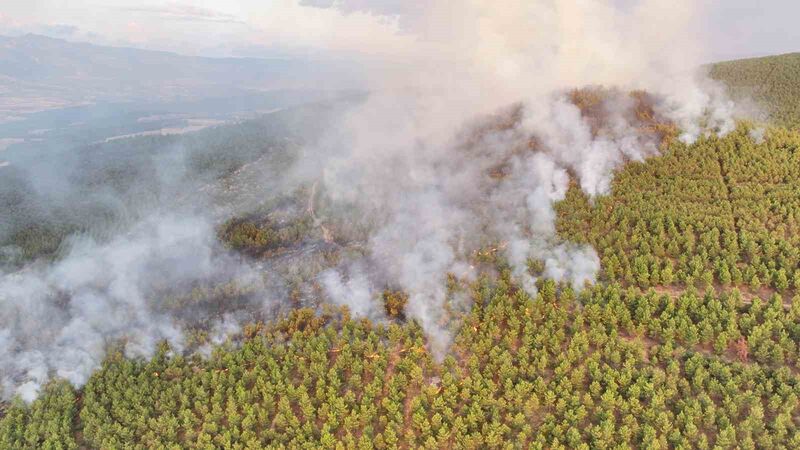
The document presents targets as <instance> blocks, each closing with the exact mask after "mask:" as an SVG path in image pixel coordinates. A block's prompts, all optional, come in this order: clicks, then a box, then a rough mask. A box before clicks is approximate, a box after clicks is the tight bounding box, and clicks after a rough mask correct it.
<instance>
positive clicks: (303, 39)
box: [0, 0, 800, 59]
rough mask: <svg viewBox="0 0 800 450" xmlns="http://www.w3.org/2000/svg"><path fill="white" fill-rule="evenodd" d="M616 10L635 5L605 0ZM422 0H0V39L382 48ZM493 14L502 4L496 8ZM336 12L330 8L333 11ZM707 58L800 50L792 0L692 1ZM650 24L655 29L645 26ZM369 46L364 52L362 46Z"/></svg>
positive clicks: (238, 48)
mask: <svg viewBox="0 0 800 450" xmlns="http://www.w3.org/2000/svg"><path fill="white" fill-rule="evenodd" d="M610 1H612V2H613V3H615V4H618V5H621V6H622V7H625V6H626V5H630V4H635V3H636V2H637V1H638V0H610ZM423 2H424V0H192V1H188V0H179V1H158V0H139V1H134V0H0V34H18V33H24V32H35V33H41V34H47V35H51V36H55V37H63V38H66V39H71V40H83V41H91V42H96V43H100V44H115V45H133V46H138V47H145V48H151V49H164V50H173V51H179V52H182V53H191V54H201V55H215V56H217V55H260V56H269V55H280V54H286V53H290V54H291V53H307V52H317V51H322V50H324V51H328V52H329V51H338V52H349V51H359V52H364V51H369V49H379V48H380V49H383V50H386V49H388V50H389V53H390V50H391V48H392V46H394V45H402V41H403V40H404V39H408V38H409V36H408V34H409V33H408V30H407V28H408V25H407V22H408V20H407V19H408V18H409V17H414V15H415V14H416V13H417V12H418V10H419V9H420V8H421V5H424V3H423ZM496 3H497V5H498V7H502V6H501V5H502V1H496ZM334 4H335V5H337V6H338V7H332V5H334ZM700 4H703V5H705V9H704V8H701V7H698V10H697V15H698V17H697V18H696V20H697V23H698V24H699V25H698V26H699V27H700V28H701V29H702V32H703V33H704V34H705V37H706V40H707V42H708V45H707V48H706V52H707V54H708V55H709V56H708V58H709V59H725V58H734V57H742V56H752V55H760V54H768V53H785V52H791V51H800V27H798V26H797V25H796V23H794V22H795V21H796V18H797V17H800V1H798V0H760V1H759V0H698V5H700ZM654 26H658V24H654ZM365 42H369V44H370V45H364V43H365Z"/></svg>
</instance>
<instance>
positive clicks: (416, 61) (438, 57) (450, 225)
mask: <svg viewBox="0 0 800 450" xmlns="http://www.w3.org/2000/svg"><path fill="white" fill-rule="evenodd" d="M390 3H391V2H377V3H369V4H366V3H365V2H358V1H354V2H350V1H347V0H343V1H337V2H333V3H331V4H325V5H319V6H324V7H334V8H340V9H341V10H342V11H345V12H350V11H354V10H361V11H366V12H369V13H372V14H379V15H387V16H391V17H395V18H399V20H400V22H401V23H402V24H404V30H405V32H406V33H409V34H410V35H411V36H412V37H413V39H411V40H410V42H413V43H411V44H409V46H408V48H406V49H405V53H404V57H405V58H407V60H408V62H409V64H407V67H408V69H409V70H404V69H402V68H400V69H398V70H396V71H394V72H392V74H391V76H386V72H381V73H379V74H377V75H376V79H377V81H375V83H374V84H375V85H378V86H382V88H383V89H382V90H380V91H378V92H376V93H374V94H373V95H372V96H371V97H370V98H369V100H368V101H367V102H365V104H363V105H362V106H361V107H360V108H358V109H357V110H356V111H353V112H351V113H350V114H348V115H346V116H345V117H344V118H343V119H342V121H341V123H340V124H339V125H338V126H337V127H336V128H335V130H334V131H332V132H331V133H330V135H329V136H328V139H327V140H326V141H324V142H323V144H322V145H321V146H320V149H319V152H318V154H317V158H319V159H320V160H322V161H324V162H323V163H321V164H320V165H319V167H320V171H321V174H322V177H323V179H324V183H325V187H326V189H327V192H328V194H329V195H330V197H331V199H332V200H333V201H341V202H346V203H356V204H359V205H360V207H361V208H362V209H363V210H364V211H368V213H367V214H366V216H367V217H369V220H370V221H371V222H372V223H374V224H375V228H374V232H373V233H372V234H371V236H370V238H369V256H368V258H369V259H370V261H371V264H370V268H371V270H370V276H373V277H374V276H375V273H379V274H380V275H379V276H378V277H377V278H379V279H385V280H387V281H388V282H389V283H390V284H394V285H397V286H399V287H401V288H402V289H404V290H405V291H407V292H408V294H409V304H408V310H407V314H408V315H409V316H410V317H412V318H415V319H417V320H418V321H419V322H420V324H421V325H422V326H423V328H424V329H425V330H426V332H427V333H428V335H429V337H430V339H431V347H432V349H433V350H434V351H436V352H437V353H439V354H442V352H443V351H444V349H446V347H447V344H448V340H449V335H448V333H447V331H446V323H447V318H446V317H445V316H446V313H445V310H446V308H444V305H445V302H446V301H447V300H446V291H445V283H444V280H445V276H446V274H448V273H452V274H457V275H459V276H462V277H464V278H466V279H470V277H472V276H474V275H475V273H474V270H473V269H471V268H470V265H469V261H470V255H471V254H472V253H473V252H474V251H476V250H477V249H478V248H480V246H482V245H485V244H491V243H493V242H495V243H497V242H500V243H501V244H500V245H501V246H502V248H501V251H502V252H503V254H504V256H505V257H506V259H507V260H508V261H509V263H510V264H511V265H512V268H513V273H514V275H516V276H517V277H518V278H519V279H520V281H521V282H522V283H523V285H524V286H526V287H528V288H529V290H531V291H533V290H534V289H535V287H534V286H535V283H534V281H535V280H534V279H533V277H532V276H531V275H530V274H529V271H528V267H527V264H528V261H529V260H540V261H543V262H544V265H545V270H544V273H543V275H544V276H547V277H552V278H554V279H556V280H559V281H565V282H568V283H571V284H572V285H573V286H574V287H575V288H578V289H579V288H581V287H582V286H583V284H584V283H585V282H586V281H592V280H594V278H595V275H596V273H597V271H598V270H599V258H598V256H597V255H596V254H595V252H594V250H593V249H591V248H587V247H578V246H575V245H572V244H570V243H567V242H561V241H560V240H559V239H558V237H557V236H556V231H555V211H554V210H553V204H554V203H555V202H557V201H559V200H561V199H563V198H564V196H565V194H566V191H567V188H568V186H569V182H570V179H571V178H573V179H575V180H576V181H577V182H578V184H579V185H580V187H581V188H582V189H583V191H584V192H585V193H586V194H588V195H589V196H591V197H593V196H596V195H601V194H605V193H608V191H609V189H610V187H611V180H612V178H613V173H614V171H615V170H616V169H617V168H619V167H620V166H621V165H622V164H624V163H625V162H626V161H641V160H643V159H645V158H647V157H650V156H653V155H656V154H657V153H658V139H655V138H654V137H653V136H647V135H645V134H643V133H641V131H640V130H639V129H638V128H637V127H638V126H639V125H640V124H639V123H637V120H636V118H635V112H634V111H633V109H634V108H635V106H634V105H633V104H632V103H633V102H634V100H633V99H632V98H631V97H630V96H629V95H627V92H628V91H629V90H640V89H641V90H646V91H648V92H650V93H652V94H653V99H654V108H655V112H654V113H655V114H657V115H658V116H660V117H662V118H663V119H664V120H666V121H669V122H672V123H675V124H677V125H678V126H679V127H680V129H681V130H682V135H681V136H680V137H681V139H682V140H683V141H685V142H691V141H693V140H695V139H696V138H697V137H698V136H699V135H701V134H702V133H706V132H719V133H725V132H727V131H729V130H731V129H732V127H733V121H732V118H731V114H732V112H733V109H732V105H731V104H730V103H729V102H728V101H727V100H726V99H725V97H724V95H723V92H722V91H721V89H719V88H718V87H717V86H715V85H714V84H713V83H712V82H711V81H709V80H707V79H705V78H704V77H703V74H701V73H698V68H699V63H700V61H701V60H702V53H701V49H702V45H698V43H697V42H696V41H695V38H696V36H697V32H696V29H695V28H694V25H695V23H694V21H695V19H696V18H697V16H698V15H700V14H702V4H699V3H697V2H694V1H678V2H675V1H663V0H644V1H640V2H638V3H636V4H635V5H632V6H628V7H626V8H624V9H621V8H619V7H618V6H617V5H616V3H615V2H606V1H597V0H585V1H580V2H574V1H561V0H539V1H528V0H525V1H523V0H509V1H504V2H500V3H497V2H483V1H477V0H472V1H471V0H464V1H459V2H452V1H432V2H426V5H427V7H426V8H425V9H424V10H419V9H413V10H406V9H405V8H395V7H393V6H392V4H390ZM372 51H375V50H374V49H372ZM587 85H603V86H607V87H618V88H619V90H612V91H610V93H609V99H607V100H606V101H605V102H604V103H603V109H604V110H603V112H602V115H603V117H604V120H603V121H604V123H603V129H602V130H600V132H598V130H596V129H595V127H594V126H593V125H594V124H593V123H592V122H591V120H590V118H587V117H585V115H584V114H582V111H581V110H580V109H579V108H578V107H577V106H576V105H575V104H574V103H573V102H571V101H570V99H569V97H568V95H567V90H568V89H571V88H575V87H582V86H587ZM476 117H477V118H478V119H476ZM532 143H535V145H534V144H532ZM303 169H304V170H301V171H300V172H301V173H306V174H307V173H308V171H307V170H306V169H307V168H306V167H304V168H303ZM493 170H494V171H497V170H500V172H501V175H500V176H496V177H493V176H491V174H492V172H493ZM339 276H340V277H341V280H339V281H336V282H335V283H332V282H331V280H332V275H331V273H328V274H326V280H327V283H326V285H331V286H339V285H347V283H348V281H346V280H347V279H348V278H350V279H355V280H362V279H363V278H364V277H365V274H364V273H362V272H358V271H356V272H354V271H353V270H352V266H348V267H347V268H344V269H342V270H340V271H339ZM359 285H360V286H362V287H364V286H365V283H363V282H359ZM376 286H380V284H376ZM328 293H329V294H330V295H331V296H333V297H335V298H338V301H339V302H344V303H348V298H349V299H350V300H349V304H350V305H351V306H352V307H353V309H354V310H356V311H362V310H366V309H370V307H368V306H365V305H364V304H363V302H365V301H369V299H372V301H374V299H375V298H376V297H377V293H375V292H373V293H372V295H364V294H363V292H362V293H360V294H359V295H357V296H356V295H349V296H348V295H343V294H346V293H345V292H343V291H342V290H341V289H328ZM347 294H350V293H347Z"/></svg>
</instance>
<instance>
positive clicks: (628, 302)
mask: <svg viewBox="0 0 800 450" xmlns="http://www.w3.org/2000/svg"><path fill="white" fill-rule="evenodd" d="M776 58H783V59H780V60H778V59H766V60H746V61H742V62H735V63H723V64H718V65H716V66H714V67H712V69H711V70H712V75H713V76H714V77H715V78H718V79H722V80H725V81H726V82H729V83H730V85H731V86H732V89H733V90H734V91H735V90H737V89H747V86H749V85H752V84H759V85H760V84H761V83H762V80H763V78H764V77H765V76H770V77H774V78H775V80H777V81H776V82H775V83H771V84H769V86H770V90H768V91H763V92H760V93H758V95H756V99H757V100H759V101H766V102H769V103H770V104H773V105H775V110H774V111H773V112H771V114H772V115H771V119H772V120H773V122H774V125H773V124H770V125H767V124H763V123H758V122H749V121H742V122H739V123H738V124H737V127H736V129H735V130H734V131H732V132H730V133H728V134H727V135H725V136H715V135H714V136H712V135H709V136H703V137H701V138H700V139H698V140H697V141H696V142H694V143H692V144H686V143H684V142H682V141H681V140H679V139H671V138H669V137H670V136H671V133H674V130H673V129H671V128H670V127H669V126H667V125H666V124H660V123H656V124H649V125H652V127H653V129H654V130H655V131H656V132H657V133H660V134H663V135H664V136H666V137H667V138H666V139H665V140H664V141H663V144H662V147H661V154H660V156H656V157H652V158H649V159H646V160H644V161H641V162H637V161H629V162H627V163H626V164H625V165H624V167H622V168H621V169H620V170H619V171H618V172H617V173H616V174H615V176H614V180H613V183H612V186H611V190H610V192H609V194H608V195H601V196H597V197H592V198H590V197H588V196H587V195H586V194H585V193H583V191H582V190H581V189H580V187H579V186H578V184H577V182H575V181H573V182H572V183H571V185H570V189H569V191H568V192H567V194H566V198H565V199H564V200H562V201H560V202H558V203H556V205H555V212H556V217H557V220H556V231H557V234H558V237H559V238H560V239H563V240H565V241H570V242H573V243H579V244H588V245H591V246H592V247H593V248H594V249H595V250H596V251H597V254H598V256H599V258H600V273H599V279H598V282H597V283H595V284H592V285H589V284H587V285H586V286H584V288H583V289H582V290H580V289H576V288H575V287H574V286H572V285H570V284H568V283H565V282H561V283H558V282H555V281H553V280H551V279H548V278H545V277H542V276H541V275H542V270H543V266H544V263H543V261H538V260H531V261H529V264H528V267H529V272H530V273H529V274H530V275H532V276H534V277H537V281H536V283H537V284H536V288H537V289H536V295H531V294H530V293H529V291H528V290H526V289H525V288H523V286H521V285H520V283H519V280H518V279H516V278H515V277H514V276H513V275H512V268H511V267H510V264H509V262H508V261H506V260H505V259H504V256H503V255H502V253H501V252H497V251H496V250H497V245H496V244H497V243H492V244H489V245H487V246H486V248H485V249H484V251H481V252H476V253H475V254H474V260H473V261H470V262H471V263H473V264H475V265H476V266H478V265H480V266H482V267H485V268H487V270H486V271H485V273H483V274H481V275H480V276H479V277H478V278H477V279H475V280H472V281H467V280H463V279H459V278H457V277H456V276H455V275H453V274H448V276H447V277H446V279H445V280H442V282H443V283H444V284H445V285H446V291H447V295H446V297H447V299H446V304H445V305H444V310H445V311H446V312H447V314H445V315H444V316H443V317H442V318H441V320H440V323H438V325H439V326H441V328H442V329H444V330H446V331H448V332H450V333H451V335H452V336H453V339H452V343H451V345H450V348H449V349H448V351H447V352H446V353H445V354H444V355H438V354H435V353H434V352H432V351H431V349H430V348H429V346H428V342H427V338H426V334H425V332H424V331H423V329H422V327H421V325H420V324H419V323H418V322H416V321H414V320H409V318H408V315H407V314H406V308H407V307H408V304H407V303H408V295H407V294H406V293H404V292H402V291H401V290H396V289H394V287H393V286H387V287H386V289H385V290H383V295H381V296H380V299H378V300H377V301H379V302H382V305H381V306H382V307H383V311H384V312H385V313H386V314H385V315H386V319H385V320H382V321H372V320H369V319H366V318H362V317H357V316H356V315H354V314H353V313H352V312H351V311H350V310H348V308H347V307H344V306H334V305H330V304H323V305H308V304H301V303H300V302H294V300H295V299H296V297H299V293H298V292H297V291H296V290H290V292H289V293H288V295H289V296H290V298H291V299H292V300H293V303H292V307H291V308H290V309H288V310H284V311H281V312H280V314H279V315H278V316H277V317H273V318H268V316H266V315H265V316H266V317H254V319H253V320H252V321H250V323H248V324H247V325H245V326H244V327H243V328H242V329H241V330H240V331H239V332H237V333H236V334H234V335H232V336H230V337H229V338H228V339H227V340H225V341H224V342H223V343H216V342H212V341H213V340H212V339H211V338H210V337H209V335H208V333H207V330H205V329H203V327H202V326H199V327H197V328H196V329H194V330H193V334H192V335H191V336H189V337H188V340H189V347H190V348H192V349H199V348H204V349H206V350H207V351H206V352H205V353H204V352H185V351H180V350H178V349H175V348H172V347H170V345H168V344H167V343H166V342H164V343H161V344H160V346H159V347H158V351H157V352H156V354H155V355H154V356H152V357H151V358H131V357H128V356H126V355H125V351H124V343H123V342H117V343H110V344H109V346H110V348H109V350H108V351H107V356H106V357H105V359H104V360H103V361H102V365H101V367H100V368H99V370H97V371H95V372H94V373H93V374H92V375H91V377H90V378H89V380H88V382H87V383H86V384H85V385H84V386H82V387H79V388H76V387H74V386H73V385H71V384H70V383H68V382H67V381H65V380H60V379H54V380H52V381H50V382H49V384H48V385H47V386H46V387H45V388H44V390H43V392H41V393H40V395H39V396H38V398H37V399H36V400H34V401H33V402H32V403H30V404H28V403H26V402H24V401H23V400H22V399H20V398H14V399H13V400H11V401H8V402H3V403H0V448H3V449H6V448H8V449H39V448H46V449H82V448H102V449H117V448H131V449H151V448H153V449H162V448H163V449H183V448H192V449H195V448H196V449H216V448H223V449H258V448H275V449H283V448H286V449H289V448H309V449H310V448H315V449H316V448H326V449H351V448H358V449H406V448H430V449H438V448H469V449H483V448H492V449H495V448H497V449H514V448H533V449H607V448H608V449H611V448H613V449H623V448H642V449H666V448H699V449H734V448H740V449H755V448H783V449H796V448H800V131H798V130H797V128H796V125H797V124H798V123H800V110H798V109H797V108H796V105H798V104H800V102H798V101H797V100H798V99H800V92H798V91H797V89H796V87H797V83H796V77H797V71H798V67H800V66H798V63H797V61H798V59H797V57H796V55H794V56H792V55H787V56H785V57H776ZM774 61H780V64H779V65H778V66H776V67H779V68H777V69H775V68H773V67H772V64H777V63H774ZM784 64H785V65H784ZM782 77H794V78H793V80H794V81H793V82H794V84H793V85H791V83H787V84H782V82H781V81H780V80H782V79H783V78H782ZM741 92H745V91H744V90H742V91H741ZM637 95H638V97H637V98H638V99H642V98H644V97H643V94H637ZM573 100H575V101H576V102H580V101H582V100H581V98H573ZM584 100H585V99H584ZM245 125H246V126H245V128H244V130H245V131H244V132H241V134H237V133H239V132H238V131H237V129H235V128H229V129H222V130H215V131H213V132H212V131H208V132H206V133H205V134H201V135H198V136H195V137H183V138H144V140H136V141H121V142H118V143H115V144H112V145H108V144H104V145H102V146H100V147H97V148H87V149H84V151H85V152H86V153H85V155H90V156H91V155H100V154H106V155H108V157H109V159H108V160H103V159H102V158H100V157H98V158H91V157H89V156H87V157H86V158H87V161H88V160H92V161H93V163H94V164H97V165H100V166H102V167H101V168H100V169H98V170H96V171H87V172H85V173H86V174H87V175H86V177H85V178H82V179H81V183H86V184H85V185H86V186H96V185H102V186H104V188H108V189H117V190H119V191H120V192H123V193H130V194H131V195H134V194H135V192H134V191H132V189H134V190H135V189H139V188H140V187H141V188H146V187H147V183H141V182H140V181H141V178H144V179H145V180H147V179H149V177H152V176H153V174H152V172H153V171H154V169H153V168H152V167H149V166H147V165H144V166H141V165H139V164H138V162H137V163H136V164H133V165H135V166H137V167H139V169H138V170H140V172H136V173H129V174H128V175H130V176H129V177H127V176H126V177H120V176H114V175H113V174H114V173H115V172H114V169H115V167H117V166H116V164H120V165H123V166H125V165H126V164H129V163H131V161H130V160H126V159H125V158H120V159H117V158H113V157H112V156H113V155H123V154H126V153H128V152H127V151H126V149H125V148H124V146H126V145H136V146H139V145H143V146H144V147H145V148H147V149H150V151H152V152H155V153H157V152H160V151H162V150H163V149H164V148H165V144H164V143H163V142H151V141H160V140H162V139H175V140H180V141H181V145H183V146H185V147H186V148H188V149H189V151H188V154H189V155H190V157H191V161H193V165H192V167H193V168H195V169H196V172H193V173H194V174H200V175H203V174H205V175H206V176H208V177H209V178H212V177H218V176H219V177H223V179H224V177H225V176H226V175H228V174H230V173H232V172H236V171H237V170H239V169H240V168H241V166H242V165H246V164H247V163H250V162H252V161H253V160H254V159H258V158H262V157H264V156H265V155H266V157H267V159H268V161H269V163H270V164H275V163H278V164H280V163H281V162H283V163H285V162H286V161H287V160H289V159H290V158H291V154H290V152H288V151H287V149H291V148H294V144H293V143H292V142H291V141H290V140H289V141H287V140H280V141H276V140H275V139H273V138H268V137H267V135H270V136H271V134H270V131H269V130H265V128H264V127H265V125H264V124H263V123H255V122H253V123H247V124H245ZM282 126H283V125H282ZM262 138H263V140H262ZM194 139H197V140H198V141H196V142H195V141H193V140H194ZM199 140H204V142H203V145H200V142H199ZM205 140H210V141H211V147H207V146H206V142H205ZM264 142H268V144H264ZM172 144H174V142H173V143H172ZM229 145H230V146H233V147H236V148H237V149H239V150H237V151H231V152H225V151H223V152H222V153H223V154H226V155H229V158H230V159H226V160H223V161H218V160H215V159H214V158H215V156H214V155H216V154H218V153H219V152H218V151H219V149H220V148H227V146H229ZM118 146H119V147H118ZM208 148H210V149H211V150H210V151H209V152H208V153H206V152H205V151H203V149H208ZM92 152H96V153H92ZM131 158H135V157H134V156H131ZM86 164H87V167H91V164H90V162H86ZM123 166H120V167H118V168H119V172H120V173H125V172H126V171H127V170H128V169H127V168H125V167H127V166H125V167H123ZM278 167H285V165H279V166H278ZM109 168H110V169H109ZM101 169H102V170H101ZM497 172H498V175H497V176H498V177H500V176H502V170H500V169H498V170H497ZM92 174H94V175H96V177H94V175H92ZM28 194H30V195H33V194H31V193H28ZM28 194H24V192H23V194H18V193H17V194H15V195H28ZM153 195H163V193H161V194H159V193H153ZM231 195H234V196H235V195H238V194H237V193H236V192H234V193H233V194H231ZM315 196H316V185H314V186H302V187H300V188H298V189H297V190H296V191H294V192H292V193H290V194H287V195H286V196H285V197H280V198H276V199H272V200H270V201H268V202H266V201H264V202H261V203H260V206H259V207H258V208H255V209H254V210H253V211H251V212H250V213H249V214H247V215H237V216H232V217H225V220H223V221H221V223H220V224H219V227H218V229H217V230H216V231H217V235H218V236H217V237H218V238H219V240H220V241H221V242H222V243H223V244H224V246H225V248H226V249H227V250H230V251H232V252H235V253H237V254H240V255H243V256H244V257H247V258H250V259H252V260H255V261H260V262H263V263H265V264H266V263H269V262H271V261H272V260H273V259H274V260H276V261H278V260H280V258H282V257H284V256H286V255H293V254H295V253H302V250H305V249H299V244H300V243H302V242H305V241H306V240H308V239H310V238H313V239H314V240H315V246H314V247H311V248H310V250H308V252H307V254H304V255H303V257H304V258H307V259H304V260H302V261H303V263H302V270H299V271H297V272H292V273H291V274H290V275H287V276H290V277H294V278H292V279H293V280H295V279H296V280H297V283H296V286H295V287H296V289H300V288H299V287H298V286H300V284H301V283H300V281H301V280H308V279H313V278H314V277H316V276H317V275H318V274H319V273H320V272H322V271H323V270H324V269H325V268H326V267H329V266H331V265H333V263H334V262H336V261H338V260H339V259H340V258H341V257H342V254H345V253H347V252H361V251H363V250H362V249H361V248H359V246H358V245H356V244H355V242H356V241H357V240H358V237H359V233H360V232H361V230H354V229H348V228H347V222H346V220H344V219H343V218H342V217H334V218H333V219H332V220H331V221H330V222H329V223H328V224H327V227H328V228H325V227H322V226H320V223H319V220H318V219H317V214H320V209H324V208H325V205H324V204H323V203H322V202H321V201H318V199H317V198H316V197H315ZM14 198H19V197H14V196H12V195H10V194H9V196H8V197H7V198H5V199H3V198H2V197H0V200H5V201H7V202H9V203H8V204H9V205H12V206H13V205H18V204H20V203H16V204H15V203H13V200H14ZM315 208H316V211H315ZM73 212H74V211H73ZM70 217H76V216H70ZM26 220H27V219H26ZM32 223H33V224H34V225H35V226H33V225H31V224H32ZM53 223H63V224H64V225H60V226H63V227H64V228H63V229H62V228H57V227H56V228H53V227H52V226H51V225H50V222H49V221H44V220H43V219H41V218H39V217H34V218H31V219H30V222H26V223H24V224H15V227H16V228H14V230H16V231H15V233H18V234H13V235H8V236H3V237H4V238H8V239H12V240H16V241H18V242H21V243H22V244H21V248H23V249H24V253H23V255H21V256H20V255H17V257H19V258H20V260H15V261H6V263H7V264H12V263H13V264H21V263H22V261H27V260H29V259H33V258H36V257H46V258H55V257H56V253H57V250H58V248H59V247H60V245H61V241H62V239H64V236H66V235H67V234H69V233H70V232H72V230H74V229H75V228H76V227H80V226H83V225H81V224H80V223H79V222H71V221H69V220H62V221H58V220H54V221H53ZM334 244H335V245H334ZM275 264H276V266H275V267H274V268H273V269H274V270H275V271H280V270H281V268H280V267H279V266H278V264H277V263H275ZM293 286H294V285H293ZM247 289H248V288H247V287H246V286H237V285H236V284H234V283H228V284H214V283H209V284H208V285H204V286H194V289H193V290H192V291H191V292H190V293H188V294H186V295H179V294H169V295H165V297H164V298H162V299H160V300H161V301H162V302H163V304H164V305H165V306H164V307H165V308H175V309H180V308H186V309H187V310H189V309H191V306H192V305H196V304H200V303H213V302H237V301H243V300H242V299H243V298H245V297H246V295H247V294H248V291H247Z"/></svg>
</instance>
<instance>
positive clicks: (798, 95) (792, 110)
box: [710, 53, 800, 128]
mask: <svg viewBox="0 0 800 450" xmlns="http://www.w3.org/2000/svg"><path fill="white" fill-rule="evenodd" d="M710 75H711V77H712V78H714V79H716V80H719V81H722V82H723V83H725V84H726V85H727V86H728V88H729V89H730V91H731V93H732V94H733V97H734V98H736V99H738V100H740V101H741V100H753V101H755V102H756V103H757V104H758V105H759V106H761V107H762V108H764V109H765V110H766V112H767V113H768V114H769V118H770V119H771V120H772V121H773V122H774V123H775V124H778V125H784V126H789V127H795V128H796V127H798V126H800V83H798V81H797V80H798V79H799V78H800V53H790V54H786V55H779V56H767V57H763V58H751V59H742V60H738V61H727V62H721V63H717V64H713V65H712V66H711V67H710Z"/></svg>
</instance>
